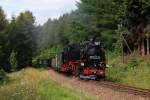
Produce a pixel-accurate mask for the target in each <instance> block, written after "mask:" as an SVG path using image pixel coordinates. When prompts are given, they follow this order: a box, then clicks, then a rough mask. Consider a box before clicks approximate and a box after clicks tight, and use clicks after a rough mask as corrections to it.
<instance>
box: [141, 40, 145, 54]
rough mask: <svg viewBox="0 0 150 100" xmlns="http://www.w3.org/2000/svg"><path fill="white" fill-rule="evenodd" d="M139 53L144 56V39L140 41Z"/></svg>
mask: <svg viewBox="0 0 150 100" xmlns="http://www.w3.org/2000/svg"><path fill="white" fill-rule="evenodd" d="M141 55H142V56H145V46H144V39H142V43H141Z"/></svg>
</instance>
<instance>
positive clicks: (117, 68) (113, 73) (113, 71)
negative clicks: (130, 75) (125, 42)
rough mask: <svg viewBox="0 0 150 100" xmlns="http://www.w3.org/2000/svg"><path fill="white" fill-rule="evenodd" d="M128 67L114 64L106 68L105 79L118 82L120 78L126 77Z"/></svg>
mask: <svg viewBox="0 0 150 100" xmlns="http://www.w3.org/2000/svg"><path fill="white" fill-rule="evenodd" d="M128 69H129V67H128V66H127V65H125V64H114V65H112V67H110V68H108V74H107V79H108V80H111V81H117V82H120V81H121V80H122V78H125V77H126V74H127V71H128Z"/></svg>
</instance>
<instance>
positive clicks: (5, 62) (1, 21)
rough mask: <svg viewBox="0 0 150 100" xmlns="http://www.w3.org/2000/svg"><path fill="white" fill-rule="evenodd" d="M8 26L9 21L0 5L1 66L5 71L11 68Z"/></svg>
mask: <svg viewBox="0 0 150 100" xmlns="http://www.w3.org/2000/svg"><path fill="white" fill-rule="evenodd" d="M7 26H8V21H7V20H6V16H5V14H4V11H3V10H2V8H1V7H0V66H1V67H2V68H3V69H4V70H5V71H7V72H9V71H10V69H11V66H10V63H9V54H10V52H11V48H9V42H8V41H7V37H8V34H7V33H6V28H7ZM0 69H1V68H0Z"/></svg>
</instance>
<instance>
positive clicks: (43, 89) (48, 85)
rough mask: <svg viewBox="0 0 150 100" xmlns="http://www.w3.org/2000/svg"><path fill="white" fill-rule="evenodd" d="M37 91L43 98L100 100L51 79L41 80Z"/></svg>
mask: <svg viewBox="0 0 150 100" xmlns="http://www.w3.org/2000/svg"><path fill="white" fill-rule="evenodd" d="M37 91H38V93H39V94H40V98H42V99H43V100H98V99H96V98H94V97H93V98H92V97H89V96H87V95H84V94H82V93H79V92H77V91H74V90H72V89H69V88H66V87H63V86H61V85H60V84H58V83H56V82H54V81H52V80H49V81H46V82H41V83H40V84H39V85H38V87H37Z"/></svg>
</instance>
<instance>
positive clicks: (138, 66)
mask: <svg viewBox="0 0 150 100" xmlns="http://www.w3.org/2000/svg"><path fill="white" fill-rule="evenodd" d="M109 58H110V59H111V60H113V59H115V61H111V64H112V67H110V68H108V73H107V79H108V80H111V81H114V82H119V83H122V84H128V85H131V86H136V87H141V88H147V89H150V85H149V84H150V81H149V80H150V75H149V74H148V73H150V67H149V66H150V63H149V62H150V60H149V57H144V58H139V57H136V56H135V55H133V56H131V57H130V59H129V62H128V63H127V64H121V63H119V62H120V61H119V62H118V61H117V60H118V59H119V57H118V56H111V57H109Z"/></svg>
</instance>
